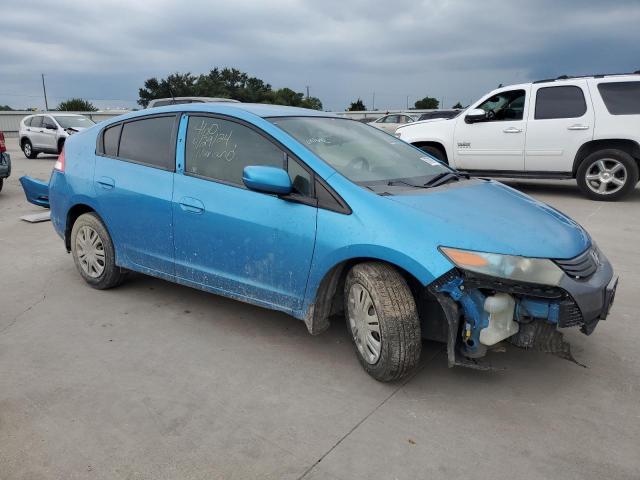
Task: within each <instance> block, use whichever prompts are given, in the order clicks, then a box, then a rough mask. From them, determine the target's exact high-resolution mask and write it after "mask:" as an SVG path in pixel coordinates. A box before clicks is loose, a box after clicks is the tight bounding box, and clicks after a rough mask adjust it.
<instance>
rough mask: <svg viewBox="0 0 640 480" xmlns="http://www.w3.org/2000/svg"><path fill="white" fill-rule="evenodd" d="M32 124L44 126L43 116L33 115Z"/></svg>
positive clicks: (38, 126)
mask: <svg viewBox="0 0 640 480" xmlns="http://www.w3.org/2000/svg"><path fill="white" fill-rule="evenodd" d="M31 126H32V127H36V128H40V127H42V116H37V117H33V118H32V119H31Z"/></svg>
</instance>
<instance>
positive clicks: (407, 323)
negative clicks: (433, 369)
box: [344, 262, 422, 382]
mask: <svg viewBox="0 0 640 480" xmlns="http://www.w3.org/2000/svg"><path fill="white" fill-rule="evenodd" d="M352 288H355V290H354V292H358V291H361V288H363V289H364V290H366V292H367V293H368V294H369V296H370V299H371V301H372V304H373V308H374V309H375V312H374V313H375V314H376V315H377V320H378V327H379V337H380V338H379V342H380V352H379V356H378V358H377V361H375V363H370V361H368V360H367V359H366V358H365V357H364V356H363V354H362V353H361V351H360V349H359V347H358V345H357V342H356V339H355V336H356V333H355V332H354V329H353V328H352V321H351V319H352V318H353V315H354V310H355V309H357V306H353V304H352V302H351V301H350V297H349V295H350V292H351V289H352ZM344 297H345V307H344V311H345V317H346V320H347V321H346V323H347V330H348V331H349V334H350V336H351V338H352V340H353V342H354V345H355V346H356V349H355V350H356V354H357V356H358V360H359V361H360V364H361V365H362V367H363V368H364V369H365V370H366V372H367V373H368V374H369V375H371V376H372V377H373V378H375V379H376V380H379V381H381V382H391V381H394V380H399V379H401V378H402V377H405V376H406V375H407V374H408V373H409V372H411V370H412V369H413V368H414V367H415V366H416V365H417V364H418V362H419V360H420V353H421V351H422V337H421V333H420V319H419V317H418V311H417V308H416V303H415V300H414V298H413V295H412V294H411V290H410V289H409V286H408V285H407V282H406V281H405V279H404V278H403V277H402V275H400V272H398V270H396V269H395V268H394V267H392V266H391V265H388V264H386V263H382V262H367V263H361V264H358V265H356V266H354V267H353V268H352V269H351V270H350V271H349V273H348V274H347V278H346V280H345V286H344ZM369 308H370V307H369Z"/></svg>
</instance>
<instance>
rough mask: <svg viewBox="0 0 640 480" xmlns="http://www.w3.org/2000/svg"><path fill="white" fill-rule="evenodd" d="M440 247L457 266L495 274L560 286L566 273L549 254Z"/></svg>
mask: <svg viewBox="0 0 640 480" xmlns="http://www.w3.org/2000/svg"><path fill="white" fill-rule="evenodd" d="M440 250H441V251H442V253H444V254H445V256H446V257H447V258H448V259H449V260H451V261H452V262H453V263H454V264H455V265H456V266H457V267H459V268H461V269H463V270H468V271H471V272H476V273H481V274H483V275H490V276H492V277H499V278H505V279H508V280H515V281H520V282H527V283H539V284H542V285H554V286H557V285H559V284H560V280H561V279H562V277H563V275H564V272H563V271H562V270H561V269H560V268H559V267H558V266H557V265H556V264H555V263H553V262H552V261H551V260H549V259H546V258H528V257H518V256H515V255H501V254H499V253H485V252H473V251H469V250H458V249H456V248H449V247H440Z"/></svg>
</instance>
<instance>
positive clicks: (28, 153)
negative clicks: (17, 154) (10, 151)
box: [22, 140, 38, 159]
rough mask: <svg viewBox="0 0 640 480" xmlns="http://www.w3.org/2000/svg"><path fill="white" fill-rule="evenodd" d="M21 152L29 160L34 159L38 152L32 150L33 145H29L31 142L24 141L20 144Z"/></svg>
mask: <svg viewBox="0 0 640 480" xmlns="http://www.w3.org/2000/svg"><path fill="white" fill-rule="evenodd" d="M22 152H23V153H24V156H25V157H27V158H30V159H34V158H36V157H37V156H38V152H36V151H34V150H33V145H31V140H25V141H24V142H22Z"/></svg>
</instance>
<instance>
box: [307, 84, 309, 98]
mask: <svg viewBox="0 0 640 480" xmlns="http://www.w3.org/2000/svg"><path fill="white" fill-rule="evenodd" d="M307 100H309V85H307Z"/></svg>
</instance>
